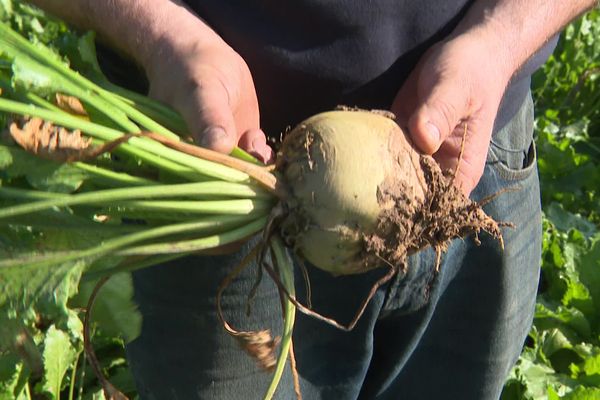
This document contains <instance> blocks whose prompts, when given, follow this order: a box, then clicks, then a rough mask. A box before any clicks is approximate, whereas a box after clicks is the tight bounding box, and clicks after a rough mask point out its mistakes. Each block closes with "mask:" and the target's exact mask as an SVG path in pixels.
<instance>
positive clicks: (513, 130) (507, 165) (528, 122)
mask: <svg viewBox="0 0 600 400" xmlns="http://www.w3.org/2000/svg"><path fill="white" fill-rule="evenodd" d="M535 163H536V149H535V143H534V140H533V100H532V98H531V96H527V97H526V99H525V101H524V102H523V105H522V106H521V108H520V109H519V111H518V112H517V113H516V114H515V116H514V117H513V118H512V119H511V120H510V121H509V122H508V123H507V124H506V125H505V126H504V127H502V128H501V129H499V130H498V131H497V132H495V133H494V135H493V136H492V140H491V142H490V148H489V151H488V156H487V164H488V165H490V166H491V167H492V168H493V169H494V170H495V171H496V172H497V173H498V175H499V176H500V177H501V178H502V179H505V180H509V181H515V180H522V179H525V178H526V177H527V176H529V175H530V174H531V173H532V172H533V170H534V169H535Z"/></svg>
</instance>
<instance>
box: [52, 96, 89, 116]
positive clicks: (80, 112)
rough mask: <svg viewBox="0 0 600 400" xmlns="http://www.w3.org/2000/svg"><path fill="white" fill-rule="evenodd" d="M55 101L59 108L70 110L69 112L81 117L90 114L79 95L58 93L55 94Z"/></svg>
mask: <svg viewBox="0 0 600 400" xmlns="http://www.w3.org/2000/svg"><path fill="white" fill-rule="evenodd" d="M54 103H55V104H56V106H57V107H58V108H60V109H61V110H63V111H66V112H68V113H69V114H73V115H77V116H81V117H87V116H88V113H87V111H86V110H85V107H84V106H83V104H82V103H81V101H79V99H78V98H77V97H73V96H67V95H66V94H62V93H56V95H55V96H54Z"/></svg>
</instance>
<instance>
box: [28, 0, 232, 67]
mask: <svg viewBox="0 0 600 400" xmlns="http://www.w3.org/2000/svg"><path fill="white" fill-rule="evenodd" d="M30 2H31V3H33V4H35V5H37V6H39V7H40V8H42V9H44V10H46V11H48V12H49V13H51V14H54V15H56V16H58V17H61V18H63V19H65V20H67V21H68V22H70V23H72V24H74V25H75V26H78V27H80V28H85V29H92V30H94V31H96V32H97V33H98V34H99V36H100V37H101V38H102V39H103V40H104V41H106V42H108V43H109V44H110V45H111V46H112V47H114V48H116V49H118V50H120V51H121V52H123V53H124V54H127V55H129V56H130V57H132V58H133V59H134V60H135V61H137V62H138V63H140V64H142V65H146V66H147V64H149V63H151V62H152V61H151V60H152V54H153V53H155V52H156V51H157V48H158V47H160V46H161V45H162V44H163V43H165V42H168V44H169V45H174V44H175V45H176V44H177V43H178V42H181V41H184V40H187V39H189V36H190V35H189V32H194V33H196V34H197V35H195V36H196V39H198V38H204V39H205V40H206V42H207V43H209V42H211V41H214V40H220V39H219V37H218V36H217V34H216V33H215V32H214V31H213V30H212V29H211V28H209V27H208V26H207V25H206V24H205V23H204V22H203V21H202V20H201V19H199V18H198V17H197V16H196V15H195V14H193V13H192V12H191V11H190V10H189V9H188V8H187V7H185V6H184V5H183V4H182V3H181V2H180V1H179V0H136V1H132V0H108V1H98V0H71V1H65V0H30ZM66 3H68V4H66ZM182 32H185V34H181V33H182ZM195 43H196V45H198V44H201V42H200V43H199V42H198V41H196V42H195Z"/></svg>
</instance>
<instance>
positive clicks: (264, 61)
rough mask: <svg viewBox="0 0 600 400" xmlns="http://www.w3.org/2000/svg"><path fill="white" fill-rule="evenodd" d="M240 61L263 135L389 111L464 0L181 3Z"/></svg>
mask: <svg viewBox="0 0 600 400" xmlns="http://www.w3.org/2000/svg"><path fill="white" fill-rule="evenodd" d="M186 3H187V4H188V5H189V6H190V7H191V8H192V9H193V10H194V11H195V12H196V13H197V14H198V15H199V16H200V17H202V18H203V19H204V20H205V21H206V22H207V23H208V24H209V25H210V26H211V27H212V28H213V29H214V30H216V31H217V33H219V34H220V35H221V37H222V38H223V39H224V40H225V41H226V42H227V43H229V45H231V47H233V48H234V49H235V50H236V51H237V52H238V53H239V54H240V55H241V56H242V57H243V58H244V60H245V61H246V62H247V64H248V66H249V67H250V70H251V72H252V76H253V78H254V82H255V86H256V90H257V94H258V99H259V103H260V111H261V124H262V127H263V129H264V130H265V132H267V133H268V134H269V135H272V136H278V135H279V133H281V132H282V131H283V130H285V128H286V127H287V126H290V125H292V126H293V125H294V124H296V123H297V122H299V121H300V120H302V119H304V118H306V117H307V116H309V115H312V114H314V113H317V112H319V111H323V110H328V109H332V108H333V107H335V106H336V105H339V104H343V105H350V106H358V107H362V108H379V109H389V107H390V105H391V102H392V100H393V98H394V96H395V95H396V93H397V91H398V89H399V88H400V86H401V85H402V83H403V81H404V80H405V79H406V77H407V76H408V74H409V73H410V71H411V70H412V69H413V67H414V66H415V64H416V63H417V61H418V60H419V58H420V56H421V55H422V54H423V53H424V51H425V50H426V49H427V48H428V47H430V46H431V45H432V44H434V43H435V42H438V41H440V40H442V39H443V38H444V37H446V36H447V35H448V34H449V33H450V32H451V31H452V30H453V29H454V27H455V26H456V25H457V23H458V22H459V21H460V19H461V18H462V17H463V16H464V14H465V13H466V12H467V10H468V7H469V5H470V4H471V3H472V1H468V0H418V1H417V0H361V1H357V0H293V1H282V0H186ZM554 44H555V40H553V41H552V42H551V43H549V44H547V45H546V46H545V47H544V48H543V49H541V50H540V51H539V52H538V53H537V54H536V55H535V56H534V57H533V58H532V59H531V60H530V61H529V62H528V63H527V65H525V66H524V67H523V68H522V70H521V71H520V72H519V73H518V74H517V75H516V76H515V77H514V78H513V80H512V82H511V85H510V86H509V87H508V89H507V92H506V95H505V98H504V100H503V103H502V105H501V107H500V110H499V114H498V118H497V120H496V129H499V128H500V127H502V126H503V125H504V124H505V123H506V122H507V121H508V120H509V119H510V117H512V116H513V115H514V113H515V112H516V110H517V109H518V108H519V106H520V105H521V104H522V101H523V99H524V98H525V96H526V95H527V93H528V90H529V84H530V75H531V73H532V72H533V71H534V70H535V69H537V68H538V67H539V66H540V65H541V64H542V63H543V62H544V61H545V59H546V58H547V57H548V56H549V54H550V52H551V51H552V49H553V46H554Z"/></svg>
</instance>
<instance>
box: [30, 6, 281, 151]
mask: <svg viewBox="0 0 600 400" xmlns="http://www.w3.org/2000/svg"><path fill="white" fill-rule="evenodd" d="M32 3H34V4H37V5H38V6H40V7H41V8H44V9H46V10H47V11H49V12H51V13H53V14H55V15H58V16H59V17H62V18H65V19H66V20H68V21H69V22H71V23H73V24H75V25H78V26H79V27H82V28H85V29H93V30H95V31H96V32H97V33H98V34H99V36H100V38H101V39H103V40H104V41H106V42H108V44H109V45H111V46H112V47H114V48H116V49H118V50H119V51H121V52H122V53H124V54H126V55H127V56H129V57H131V58H132V59H134V60H135V61H136V62H137V63H139V64H140V65H141V66H142V67H143V68H144V70H145V71H146V73H147V75H148V79H149V81H150V95H151V96H152V97H155V98H156V99H158V100H162V101H163V102H165V103H167V104H169V105H171V106H172V107H173V108H175V109H176V110H177V111H178V112H179V113H181V115H182V116H183V118H184V119H185V121H186V123H187V125H188V127H189V129H190V132H191V133H192V135H193V136H194V137H195V139H196V140H197V142H198V143H199V144H201V145H202V146H204V147H208V148H210V149H213V150H217V151H220V152H223V153H228V152H230V151H231V150H232V149H233V147H234V146H236V145H238V146H240V147H241V148H243V149H245V150H247V151H249V152H250V153H252V154H254V155H255V156H257V157H258V158H259V159H260V160H262V161H263V162H267V161H269V160H270V159H271V158H272V156H273V152H272V150H271V148H270V147H269V146H268V145H267V143H266V138H265V134H264V133H263V132H262V131H261V130H260V122H259V110H258V102H257V98H256V91H255V89H254V83H253V81H252V76H251V74H250V71H249V69H248V66H247V65H246V63H245V62H244V60H243V59H242V58H241V57H240V55H239V54H237V53H236V52H235V51H234V50H233V49H232V48H231V47H229V45H227V43H225V41H224V40H222V39H221V38H220V37H219V36H218V35H217V33H216V32H215V31H213V30H212V29H211V28H210V27H209V26H208V25H207V24H206V23H205V22H204V21H202V20H201V19H200V18H199V17H198V16H197V15H195V14H194V13H193V12H192V11H190V10H189V9H188V8H187V7H185V6H184V5H183V4H182V3H181V2H180V1H179V0H137V1H131V0H112V1H96V0H77V1H73V2H72V4H71V6H70V7H64V1H62V0H33V1H32Z"/></svg>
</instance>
